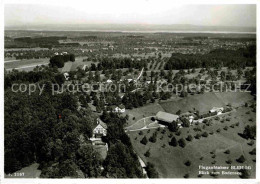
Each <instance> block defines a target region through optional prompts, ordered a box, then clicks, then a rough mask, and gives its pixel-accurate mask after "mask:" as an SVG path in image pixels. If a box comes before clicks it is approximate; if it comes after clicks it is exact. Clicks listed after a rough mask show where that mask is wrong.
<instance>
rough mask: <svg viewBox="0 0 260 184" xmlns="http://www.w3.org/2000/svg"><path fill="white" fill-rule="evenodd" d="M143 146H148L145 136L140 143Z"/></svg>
mask: <svg viewBox="0 0 260 184" xmlns="http://www.w3.org/2000/svg"><path fill="white" fill-rule="evenodd" d="M140 142H141V143H142V144H144V145H146V144H147V142H148V141H147V138H146V136H144V138H143V139H142V140H141V141H140Z"/></svg>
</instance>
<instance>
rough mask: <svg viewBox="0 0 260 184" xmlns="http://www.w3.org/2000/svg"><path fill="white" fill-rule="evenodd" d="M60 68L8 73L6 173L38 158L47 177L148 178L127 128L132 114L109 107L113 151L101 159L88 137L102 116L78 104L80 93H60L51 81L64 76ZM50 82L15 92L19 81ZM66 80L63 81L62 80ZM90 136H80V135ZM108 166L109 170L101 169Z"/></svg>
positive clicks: (105, 114)
mask: <svg viewBox="0 0 260 184" xmlns="http://www.w3.org/2000/svg"><path fill="white" fill-rule="evenodd" d="M58 76H60V73H58V72H57V70H55V68H49V67H40V68H38V69H35V70H34V71H33V72H29V73H26V72H21V73H20V72H18V71H12V72H11V73H5V94H4V97H5V105H4V108H5V109H4V110H5V113H4V118H5V125H4V126H5V127H4V128H5V132H4V136H5V142H4V145H5V153H4V157H5V167H4V170H5V173H6V174H9V173H13V172H15V171H18V170H19V169H21V168H23V167H26V166H29V165H30V164H32V163H34V162H37V163H39V164H40V166H39V169H40V170H42V173H41V177H43V178H63V177H73V178H75V177H78V171H79V170H81V171H82V172H83V173H84V176H85V177H87V178H93V177H94V178H95V177H101V176H103V177H113V178H122V177H124V178H126V177H129V178H133V177H135V178H136V177H143V175H142V172H141V166H140V164H139V162H138V159H137V155H136V154H135V153H134V151H133V149H132V145H131V142H130V140H129V138H128V136H127V135H126V134H125V132H124V130H123V124H124V123H125V122H126V119H124V118H121V117H119V116H118V115H116V114H113V113H109V114H108V113H106V112H104V114H103V116H102V119H103V120H104V121H105V122H106V123H107V124H108V136H107V139H105V140H104V141H105V142H107V143H108V144H109V151H108V156H107V157H106V159H105V160H102V159H101V156H100V155H99V153H98V152H96V151H95V150H94V149H93V146H92V144H91V143H90V142H89V141H88V139H89V137H91V136H92V130H93V128H94V126H95V125H96V118H97V116H96V115H95V114H93V112H92V111H91V110H90V108H88V107H84V108H78V98H79V96H78V95H77V94H75V95H71V94H69V93H66V92H65V93H62V94H55V95H53V94H52V92H51V83H52V82H56V81H58V80H59V77H58ZM26 81H27V82H29V81H31V82H34V83H41V84H45V85H46V88H45V89H46V90H44V92H43V93H42V94H41V95H39V93H33V94H31V95H28V93H19V92H18V93H15V92H13V91H12V90H11V87H10V86H11V85H12V84H14V83H22V82H26ZM59 82H61V83H62V81H60V80H59ZM81 136H83V137H84V141H83V142H82V141H80V139H79V138H80V137H81ZM102 167H104V170H102V169H101V168H102Z"/></svg>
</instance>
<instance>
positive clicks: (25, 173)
mask: <svg viewBox="0 0 260 184" xmlns="http://www.w3.org/2000/svg"><path fill="white" fill-rule="evenodd" d="M38 167H39V164H38V163H34V164H32V165H29V166H28V167H24V168H22V169H21V170H19V171H16V172H15V173H13V174H11V175H12V176H9V175H5V178H39V177H40V175H41V170H38ZM19 174H21V176H15V175H19Z"/></svg>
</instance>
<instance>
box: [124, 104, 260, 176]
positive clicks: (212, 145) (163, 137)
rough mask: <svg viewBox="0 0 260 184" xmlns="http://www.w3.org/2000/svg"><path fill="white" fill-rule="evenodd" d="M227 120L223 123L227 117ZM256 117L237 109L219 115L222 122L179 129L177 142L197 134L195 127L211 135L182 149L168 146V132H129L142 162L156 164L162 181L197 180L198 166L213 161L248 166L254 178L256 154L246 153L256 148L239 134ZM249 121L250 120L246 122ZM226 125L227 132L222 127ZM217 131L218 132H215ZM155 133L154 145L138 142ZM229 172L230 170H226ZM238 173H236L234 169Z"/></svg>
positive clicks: (188, 143) (196, 140)
mask: <svg viewBox="0 0 260 184" xmlns="http://www.w3.org/2000/svg"><path fill="white" fill-rule="evenodd" d="M248 112H249V113H248ZM228 117H229V118H230V120H226V118H228ZM255 117H256V114H255V113H254V112H252V108H249V107H242V108H239V109H237V111H236V112H232V113H231V114H230V115H225V116H221V119H224V121H223V122H221V121H220V120H215V119H214V120H213V121H212V125H210V126H205V127H203V125H202V124H200V125H195V126H192V127H189V128H182V129H181V130H180V131H181V135H179V136H177V135H173V136H175V138H176V139H177V140H179V139H180V138H184V139H185V138H186V137H187V135H192V136H194V135H196V133H197V132H196V131H195V130H193V128H194V127H200V128H201V129H202V132H205V131H206V132H208V133H209V132H211V131H212V132H213V135H211V134H209V135H208V137H201V138H200V139H193V140H192V142H189V141H186V146H185V147H184V148H182V147H180V146H177V147H173V146H170V145H169V142H170V140H171V138H170V136H171V134H173V133H171V132H169V131H168V130H167V131H166V132H165V133H163V132H162V129H161V130H160V131H158V130H156V129H153V130H149V131H148V130H145V131H143V135H140V134H139V131H138V132H128V135H129V136H130V139H131V142H132V144H133V146H134V149H135V151H136V152H137V154H138V155H139V156H140V157H141V158H142V159H143V160H144V161H145V162H148V161H149V162H151V163H153V164H154V165H155V167H156V169H157V171H158V172H159V176H160V177H161V178H183V177H184V175H185V174H189V177H191V178H197V177H198V174H199V165H204V166H212V165H213V164H212V162H213V161H215V162H216V163H215V164H214V165H217V166H228V165H232V166H237V165H244V166H251V167H252V169H251V170H250V172H251V177H252V178H255V174H254V173H255V162H254V161H253V160H254V159H256V157H255V155H251V154H249V152H250V151H251V150H252V149H253V148H255V144H254V145H253V146H250V145H248V143H249V142H250V141H249V140H246V139H243V138H242V137H240V136H239V135H238V133H242V132H243V130H244V127H245V125H247V124H254V123H255ZM249 119H251V120H249ZM237 122H239V125H238V126H234V128H232V127H230V126H231V125H233V124H235V123H237ZM225 126H227V127H228V130H224V129H223V128H224V127H225ZM217 129H220V130H221V131H220V132H219V133H218V132H217ZM155 131H158V135H157V141H156V143H151V142H150V141H148V143H147V145H143V144H141V143H140V140H141V139H142V138H143V137H144V136H146V137H147V139H149V137H150V136H151V135H152V134H153V132H155ZM227 149H229V150H230V154H225V153H224V151H226V150H227ZM147 150H150V157H145V156H144V153H145V152H146V151H147ZM240 155H244V157H245V158H246V161H245V162H244V163H243V164H241V163H238V162H237V161H236V159H237V158H239V157H240ZM228 159H231V160H232V164H227V163H226V161H227V160H228ZM187 160H189V161H190V162H191V165H190V166H186V165H185V164H184V163H185V162H186V161H187ZM226 171H232V170H226ZM233 171H237V170H233ZM202 177H203V178H210V177H212V176H209V175H203V176H202ZM217 177H219V178H238V177H239V176H237V175H221V174H220V175H219V176H217Z"/></svg>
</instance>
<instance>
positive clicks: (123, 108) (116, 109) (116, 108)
mask: <svg viewBox="0 0 260 184" xmlns="http://www.w3.org/2000/svg"><path fill="white" fill-rule="evenodd" d="M114 112H120V113H124V112H125V106H124V105H119V106H118V107H115V108H114Z"/></svg>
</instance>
